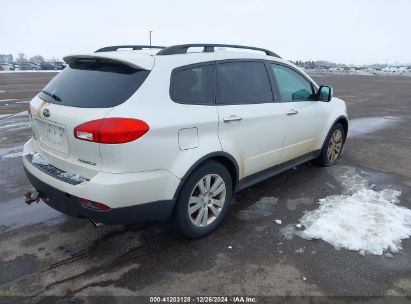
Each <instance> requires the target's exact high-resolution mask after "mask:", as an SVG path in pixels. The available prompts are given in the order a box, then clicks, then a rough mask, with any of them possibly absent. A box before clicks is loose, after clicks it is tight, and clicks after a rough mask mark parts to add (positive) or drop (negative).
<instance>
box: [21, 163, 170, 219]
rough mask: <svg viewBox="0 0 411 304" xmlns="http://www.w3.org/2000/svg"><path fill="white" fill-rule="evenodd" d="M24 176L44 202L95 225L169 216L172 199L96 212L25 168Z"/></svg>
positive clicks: (78, 199)
mask: <svg viewBox="0 0 411 304" xmlns="http://www.w3.org/2000/svg"><path fill="white" fill-rule="evenodd" d="M24 171H25V172H26V175H27V177H28V179H29V181H30V182H31V184H32V185H33V186H34V188H36V190H37V191H38V192H39V193H41V194H42V196H45V199H43V200H44V202H45V203H46V204H47V205H49V206H50V207H52V208H53V209H56V210H58V211H60V212H62V213H64V214H67V215H69V216H72V217H79V218H89V219H91V220H93V221H95V222H96V223H103V224H109V225H126V224H132V223H138V222H149V221H162V220H165V219H167V218H168V217H170V216H171V213H172V211H173V208H174V202H175V200H174V199H171V200H160V201H154V202H149V203H144V204H138V205H130V206H127V207H120V208H112V209H110V210H108V211H96V210H92V209H89V208H87V207H84V206H83V205H82V204H81V203H80V198H79V197H77V196H74V195H71V194H69V193H67V192H64V191H61V190H58V189H56V188H54V187H52V186H50V185H49V184H47V183H45V182H43V181H41V180H40V179H39V178H37V177H36V176H34V174H32V173H31V172H30V171H29V170H27V168H26V167H25V168H24Z"/></svg>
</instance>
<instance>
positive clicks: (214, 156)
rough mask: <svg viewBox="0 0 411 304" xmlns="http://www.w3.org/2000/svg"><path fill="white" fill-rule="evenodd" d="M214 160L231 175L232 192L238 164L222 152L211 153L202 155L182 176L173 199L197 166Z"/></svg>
mask: <svg viewBox="0 0 411 304" xmlns="http://www.w3.org/2000/svg"><path fill="white" fill-rule="evenodd" d="M210 160H214V161H216V162H219V163H220V164H222V165H223V166H225V167H226V168H227V170H228V172H229V173H230V175H231V179H232V182H233V192H234V190H235V188H236V187H237V185H238V178H239V167H238V163H237V161H236V160H235V158H234V157H233V156H232V155H230V154H228V153H226V152H223V151H220V152H213V153H209V154H206V155H204V156H203V157H201V158H200V159H198V160H197V161H196V162H195V163H194V164H193V165H192V166H191V167H190V168H189V169H188V170H187V172H186V173H185V174H184V176H183V178H182V179H181V181H180V184H179V185H178V187H177V189H176V191H175V193H174V197H173V198H174V199H177V198H178V195H179V194H180V191H181V188H182V187H183V185H184V183H185V182H186V180H187V178H188V177H189V176H190V175H191V174H192V173H193V172H194V170H195V169H197V168H198V167H199V166H201V165H202V164H204V163H205V162H207V161H210Z"/></svg>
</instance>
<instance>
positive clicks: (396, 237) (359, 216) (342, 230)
mask: <svg viewBox="0 0 411 304" xmlns="http://www.w3.org/2000/svg"><path fill="white" fill-rule="evenodd" d="M329 170H330V173H331V174H333V175H334V177H335V178H336V179H337V180H338V181H339V182H340V183H341V185H342V186H343V188H344V191H343V194H341V195H331V196H327V197H325V198H323V199H320V200H319V202H318V203H319V205H320V206H319V208H318V209H316V210H313V211H309V212H306V213H305V214H304V216H303V217H302V218H301V219H300V223H301V224H302V225H303V226H304V227H305V230H303V231H296V230H295V229H294V230H292V229H291V227H289V228H288V230H285V231H283V234H284V235H287V236H288V238H289V237H290V235H292V234H296V235H299V236H300V237H302V238H304V239H307V240H311V239H322V240H324V241H326V242H328V243H330V244H331V245H333V246H334V247H335V248H336V249H337V250H339V249H341V248H345V249H349V250H356V251H358V252H359V253H360V254H367V253H368V254H374V255H382V254H384V253H385V254H387V253H390V252H391V253H396V252H398V251H400V250H401V249H402V246H401V241H402V240H403V239H406V238H408V237H410V236H411V210H410V209H407V208H405V207H400V206H397V205H396V204H397V203H399V200H398V197H399V196H400V194H401V192H400V191H397V190H392V189H384V190H382V191H375V190H373V189H371V188H370V187H369V186H368V182H367V180H365V179H364V178H363V177H362V176H360V175H359V174H357V173H356V172H355V169H354V168H351V167H344V166H341V167H333V168H330V169H329ZM287 236H286V237H287ZM291 238H292V236H291Z"/></svg>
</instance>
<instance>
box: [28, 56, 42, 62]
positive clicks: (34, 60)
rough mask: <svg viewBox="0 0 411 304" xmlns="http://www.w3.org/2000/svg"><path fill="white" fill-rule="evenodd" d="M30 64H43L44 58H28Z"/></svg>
mask: <svg viewBox="0 0 411 304" xmlns="http://www.w3.org/2000/svg"><path fill="white" fill-rule="evenodd" d="M30 62H34V63H37V64H40V63H43V62H44V58H43V56H41V55H36V56H33V57H31V58H30Z"/></svg>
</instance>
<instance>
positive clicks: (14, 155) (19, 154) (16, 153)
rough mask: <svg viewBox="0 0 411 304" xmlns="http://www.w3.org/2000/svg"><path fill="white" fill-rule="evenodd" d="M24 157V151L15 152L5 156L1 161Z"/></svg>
mask: <svg viewBox="0 0 411 304" xmlns="http://www.w3.org/2000/svg"><path fill="white" fill-rule="evenodd" d="M22 155H23V151H19V152H14V153H10V154H7V155H4V156H3V157H2V158H1V159H10V158H17V157H21V156H22Z"/></svg>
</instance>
